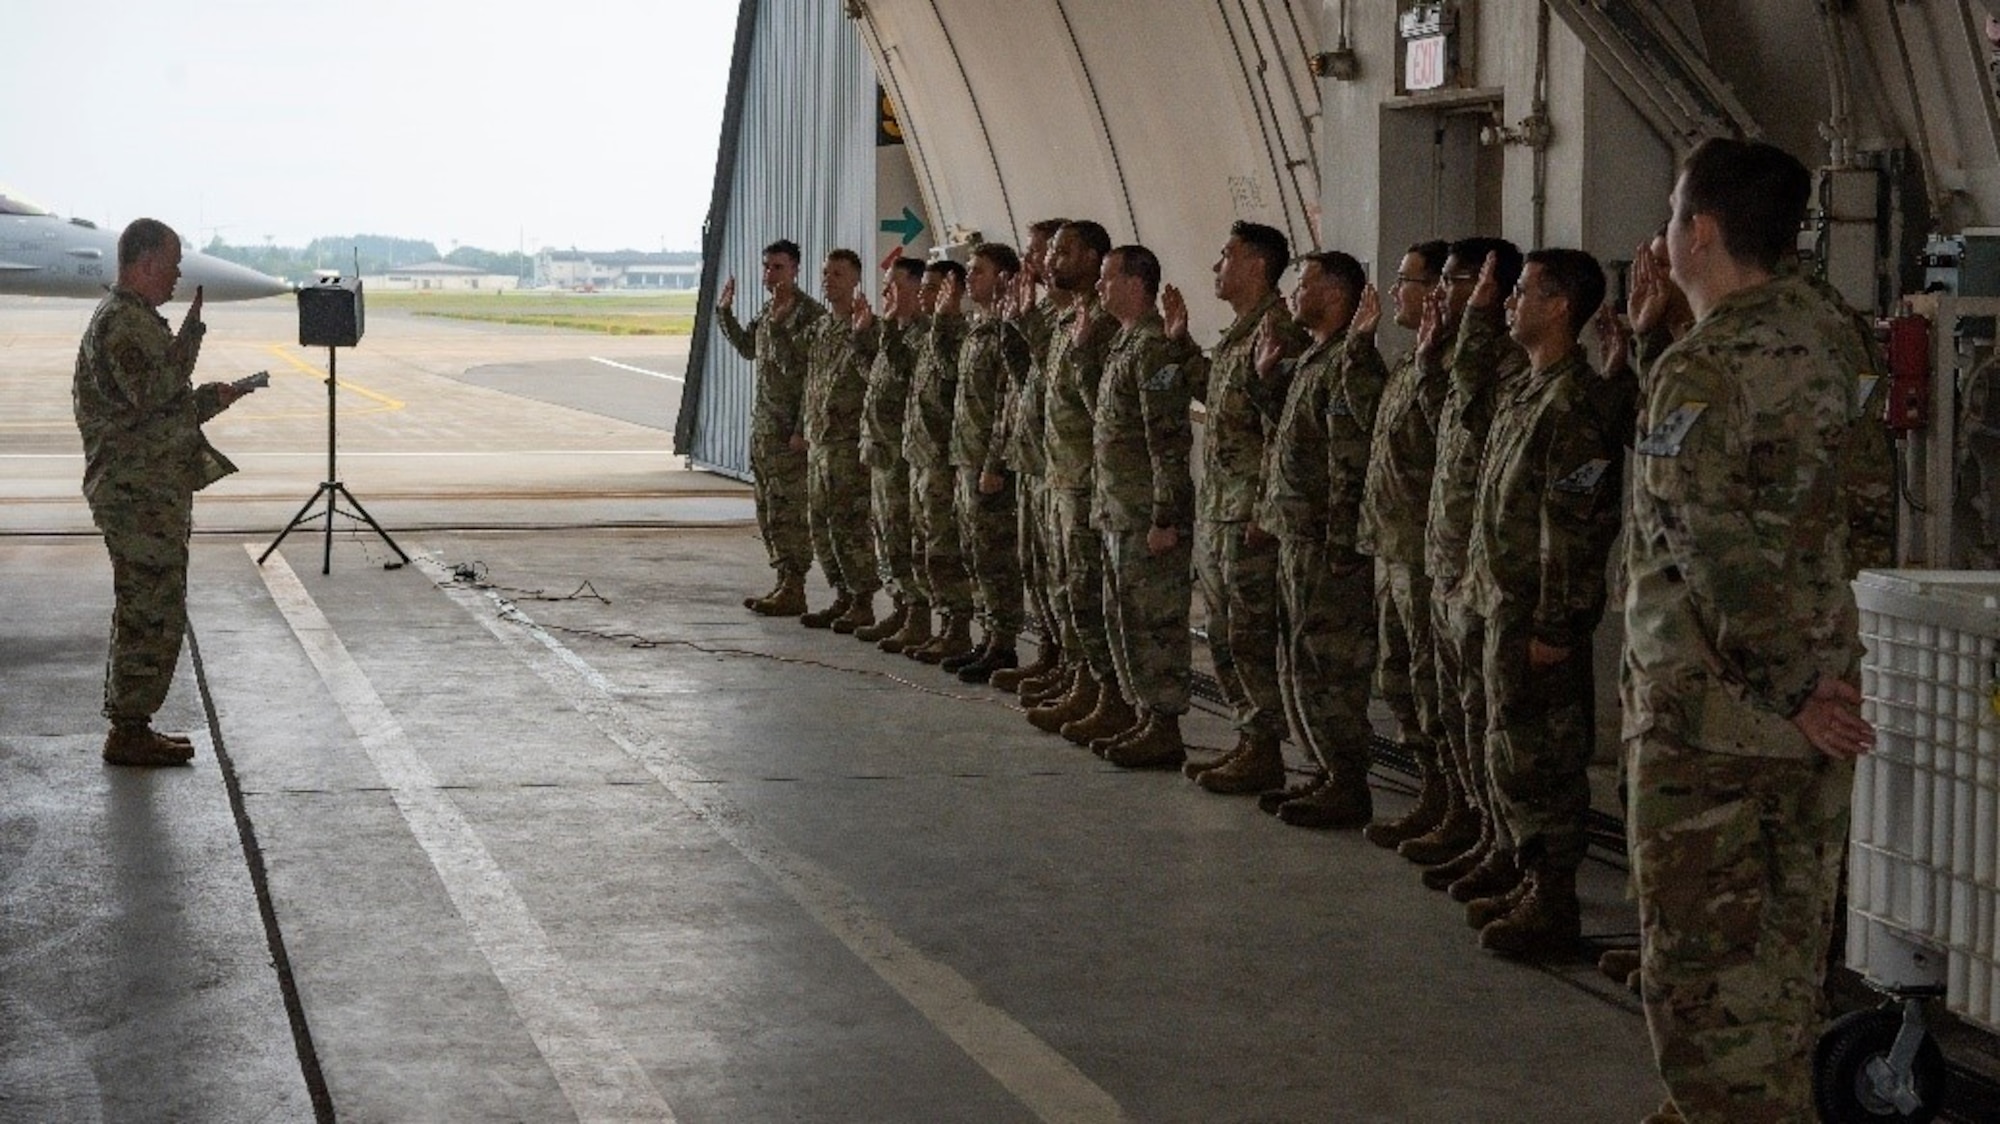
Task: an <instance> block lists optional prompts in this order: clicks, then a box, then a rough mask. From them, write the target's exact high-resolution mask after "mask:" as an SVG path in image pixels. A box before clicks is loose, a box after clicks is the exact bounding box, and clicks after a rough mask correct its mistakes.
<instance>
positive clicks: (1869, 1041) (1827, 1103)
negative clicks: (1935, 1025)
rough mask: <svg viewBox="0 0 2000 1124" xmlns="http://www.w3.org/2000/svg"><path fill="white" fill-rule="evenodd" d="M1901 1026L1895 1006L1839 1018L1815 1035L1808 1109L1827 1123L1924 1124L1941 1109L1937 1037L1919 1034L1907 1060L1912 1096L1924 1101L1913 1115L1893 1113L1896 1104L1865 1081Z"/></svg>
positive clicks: (1941, 1058)
mask: <svg viewBox="0 0 2000 1124" xmlns="http://www.w3.org/2000/svg"><path fill="white" fill-rule="evenodd" d="M1902 1028H1903V1013H1902V1010H1901V1008H1899V1007H1877V1008H1875V1009H1874V1010H1870V1011H1856V1012H1854V1013H1853V1014H1850V1015H1844V1016H1842V1017H1841V1018H1840V1019H1838V1020H1836V1021H1835V1022H1834V1024H1833V1025H1832V1026H1830V1027H1828V1028H1827V1030H1826V1033H1825V1034H1823V1035H1821V1036H1820V1040H1819V1046H1818V1048H1817V1049H1816V1050H1814V1052H1813V1107H1815V1108H1817V1109H1818V1110H1819V1118H1820V1119H1821V1120H1822V1121H1825V1122H1826V1124H1883V1122H1885V1121H1895V1122H1896V1124H1926V1122H1927V1121H1929V1120H1930V1119H1931V1118H1932V1117H1934V1116H1936V1115H1937V1114H1938V1112H1939V1110H1941V1109H1942V1108H1944V1087H1945V1066H1944V1051H1943V1050H1940V1049H1938V1044H1937V1039H1936V1038H1934V1037H1932V1036H1931V1035H1928V1034H1926V1035H1924V1040H1923V1042H1922V1044H1920V1045H1919V1046H1918V1047H1917V1056H1916V1057H1915V1058H1914V1059H1913V1060H1912V1061H1911V1062H1910V1068H1911V1070H1912V1071H1913V1073H1914V1076H1915V1079H1916V1087H1917V1096H1918V1098H1919V1099H1920V1100H1921V1101H1922V1102H1923V1103H1922V1104H1920V1105H1919V1106H1918V1107H1917V1110H1916V1111H1915V1112H1912V1113H1909V1114H1907V1115H1905V1114H1903V1113H1900V1112H1897V1111H1896V1106H1895V1105H1894V1104H1891V1103H1890V1102H1889V1101H1887V1100H1886V1099H1884V1098H1883V1097H1880V1096H1878V1095H1877V1094H1876V1093H1875V1091H1874V1089H1873V1088H1872V1087H1871V1085H1870V1082H1869V1080H1868V1063H1869V1062H1870V1061H1872V1060H1874V1059H1875V1058H1887V1057H1888V1056H1889V1049H1890V1047H1892V1046H1894V1045H1895V1044H1896V1034H1897V1032H1898V1031H1900V1030H1902Z"/></svg>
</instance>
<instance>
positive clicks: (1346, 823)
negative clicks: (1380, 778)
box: [1278, 772, 1375, 831]
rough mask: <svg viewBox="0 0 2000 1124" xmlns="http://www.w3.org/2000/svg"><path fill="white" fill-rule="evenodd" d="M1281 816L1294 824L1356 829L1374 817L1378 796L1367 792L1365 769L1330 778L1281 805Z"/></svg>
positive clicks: (1296, 825)
mask: <svg viewBox="0 0 2000 1124" xmlns="http://www.w3.org/2000/svg"><path fill="white" fill-rule="evenodd" d="M1278 818H1279V819H1281V820H1283V821H1285V822H1286V823H1288V824H1291V825H1292V826H1293V827H1311V828H1321V829H1330V830H1335V831H1353V830H1355V829H1358V828H1363V827H1366V826H1368V821H1369V820H1372V819H1374V818H1375V797H1374V794H1373V793H1370V792H1369V791H1368V774H1367V773H1366V772H1358V773H1356V772H1346V773H1342V774H1341V775H1339V776H1336V777H1330V778H1329V779H1328V780H1327V782H1326V783H1325V784H1323V785H1321V786H1320V787H1318V788H1316V789H1313V790H1312V791H1311V792H1308V793H1306V794H1305V795H1304V796H1301V797H1299V798H1298V799H1297V800H1288V801H1286V802H1285V803H1283V804H1281V805H1279V806H1278Z"/></svg>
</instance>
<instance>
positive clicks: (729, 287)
mask: <svg viewBox="0 0 2000 1124" xmlns="http://www.w3.org/2000/svg"><path fill="white" fill-rule="evenodd" d="M735 303H736V275H735V274H734V273H732V274H730V275H729V280H727V281H724V282H723V283H722V292H721V293H719V294H717V295H716V298H715V304H716V307H718V308H730V307H731V306H733V305H734V304H735Z"/></svg>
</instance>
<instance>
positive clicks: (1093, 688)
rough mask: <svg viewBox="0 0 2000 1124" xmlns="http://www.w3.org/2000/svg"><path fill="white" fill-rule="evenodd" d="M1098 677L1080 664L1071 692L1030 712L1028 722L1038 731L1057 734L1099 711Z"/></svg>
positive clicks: (1071, 681) (1071, 684) (1070, 688)
mask: <svg viewBox="0 0 2000 1124" xmlns="http://www.w3.org/2000/svg"><path fill="white" fill-rule="evenodd" d="M1097 696H1098V685H1097V677H1096V676H1095V675H1092V674H1091V673H1090V668H1088V667H1086V666H1084V665H1082V664H1078V665H1077V668H1076V672H1075V674H1074V676H1073V677H1072V678H1071V679H1070V686H1069V690H1068V691H1066V692H1064V693H1063V694H1062V695H1061V696H1059V697H1057V698H1055V699H1052V700H1050V701H1049V702H1047V703H1045V704H1043V705H1041V706H1038V707H1036V708H1035V709H1033V710H1031V711H1029V712H1028V722H1029V724H1030V725H1032V726H1034V728H1035V729H1037V730H1045V731H1047V732H1048V733H1051V734H1055V733H1060V732H1061V731H1062V728H1063V726H1064V725H1065V724H1066V723H1070V722H1074V721H1076V720H1077V719H1079V718H1083V717H1085V716H1087V715H1089V714H1090V712H1091V711H1093V710H1096V709H1097Z"/></svg>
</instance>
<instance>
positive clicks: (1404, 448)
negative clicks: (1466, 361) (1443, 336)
mask: <svg viewBox="0 0 2000 1124" xmlns="http://www.w3.org/2000/svg"><path fill="white" fill-rule="evenodd" d="M1347 347H1348V350H1349V351H1358V350H1360V349H1363V348H1365V349H1367V350H1369V351H1374V350H1375V341H1374V339H1373V338H1372V337H1370V338H1367V339H1356V340H1354V341H1352V342H1350V343H1349V344H1348V345H1347ZM1374 361H1375V362H1376V363H1380V362H1381V361H1382V360H1381V356H1380V353H1379V352H1378V353H1377V355H1376V358H1375V360H1374ZM1450 382H1451V378H1450V376H1449V375H1448V374H1447V373H1446V372H1445V370H1444V369H1443V367H1442V366H1441V365H1439V364H1430V365H1428V366H1427V365H1425V364H1423V363H1419V362H1418V361H1417V353H1416V352H1415V351H1414V350H1413V351H1411V352H1410V353H1409V354H1407V355H1405V356H1403V358H1402V360H1401V361H1400V362H1398V363H1397V364H1396V369H1395V370H1394V371H1392V372H1390V374H1389V382H1388V385H1387V386H1386V387H1384V389H1383V391H1382V410H1381V413H1380V414H1378V415H1377V416H1376V419H1375V440H1374V444H1373V447H1372V448H1371V449H1370V451H1369V465H1368V480H1367V485H1366V487H1365V489H1364V491H1363V492H1362V497H1361V537H1360V544H1359V545H1360V547H1361V552H1362V553H1363V554H1372V555H1374V556H1375V557H1377V558H1381V559H1383V560H1385V561H1389V562H1401V563H1403V564H1405V565H1410V566H1417V567H1422V565H1423V562H1424V523H1425V521H1426V520H1427V519H1428V518H1429V516H1430V506H1431V477H1432V474H1433V473H1434V472H1435V471H1436V470H1437V451H1438V422H1439V419H1440V418H1441V417H1442V416H1443V414H1444V396H1445V390H1446V389H1447V388H1448V387H1449V385H1450Z"/></svg>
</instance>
